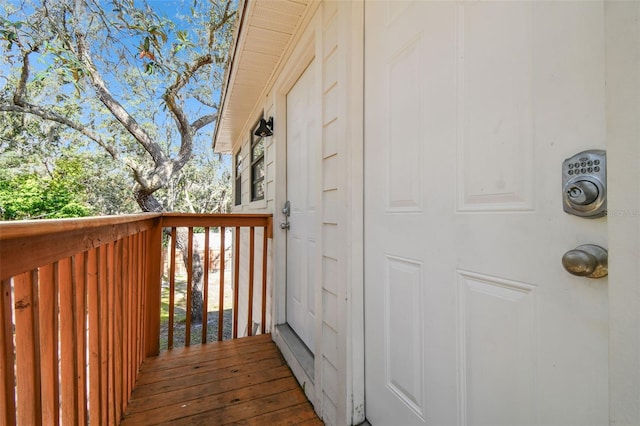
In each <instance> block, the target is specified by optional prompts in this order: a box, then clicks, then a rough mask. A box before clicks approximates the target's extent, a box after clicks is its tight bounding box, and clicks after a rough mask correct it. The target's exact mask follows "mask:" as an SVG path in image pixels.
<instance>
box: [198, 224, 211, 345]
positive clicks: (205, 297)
mask: <svg viewBox="0 0 640 426" xmlns="http://www.w3.org/2000/svg"><path fill="white" fill-rule="evenodd" d="M208 311H209V227H208V226H207V227H205V228H204V275H203V277H202V338H201V340H200V341H201V342H202V343H207V317H208Z"/></svg>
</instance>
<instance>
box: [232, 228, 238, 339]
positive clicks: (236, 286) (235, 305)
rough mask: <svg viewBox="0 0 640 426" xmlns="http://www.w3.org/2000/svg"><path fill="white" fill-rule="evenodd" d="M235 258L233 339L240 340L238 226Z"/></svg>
mask: <svg viewBox="0 0 640 426" xmlns="http://www.w3.org/2000/svg"><path fill="white" fill-rule="evenodd" d="M235 234H236V235H235V258H234V260H233V338H234V339H237V338H238V297H239V293H240V291H239V287H240V227H239V226H236V233H235Z"/></svg>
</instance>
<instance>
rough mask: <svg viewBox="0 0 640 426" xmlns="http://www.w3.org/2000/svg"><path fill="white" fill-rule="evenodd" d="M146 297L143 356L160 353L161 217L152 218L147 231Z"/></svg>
mask: <svg viewBox="0 0 640 426" xmlns="http://www.w3.org/2000/svg"><path fill="white" fill-rule="evenodd" d="M147 232H148V235H147V247H146V253H145V254H146V270H147V273H146V277H145V278H146V297H145V336H144V341H145V356H147V357H149V356H156V355H158V354H159V353H160V280H161V277H162V275H161V274H162V270H161V269H162V267H161V263H162V218H161V217H159V218H156V219H154V225H153V226H152V227H151V228H150V229H149V230H148V231H147Z"/></svg>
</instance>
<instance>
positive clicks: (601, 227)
mask: <svg viewBox="0 0 640 426" xmlns="http://www.w3.org/2000/svg"><path fill="white" fill-rule="evenodd" d="M603 52H604V34H603V6H602V4H601V3H597V2H588V3H586V2H585V3H582V2H562V3H551V2H540V3H536V2H459V3H455V2H421V1H417V2H368V3H366V4H365V70H366V72H365V182H366V187H365V247H366V249H365V322H366V326H365V345H366V348H365V349H366V355H367V358H366V366H365V370H366V406H367V418H368V419H369V420H370V421H371V423H372V424H376V425H380V424H381V425H384V424H392V425H396V424H402V425H409V424H429V425H453V424H461V425H466V424H469V425H476V424H477V425H529V424H531V425H533V424H542V425H546V424H563V425H571V424H573V425H582V424H606V423H607V421H608V391H607V389H608V375H607V362H608V361H607V357H608V353H607V339H608V336H607V331H608V323H607V317H608V308H607V279H606V278H604V279H598V280H590V279H586V278H579V277H575V276H571V275H569V274H568V273H567V272H566V271H564V269H563V268H562V264H561V261H560V260H561V258H562V255H563V254H564V253H565V252H566V251H568V250H571V249H573V248H575V247H576V246H578V245H580V244H587V243H593V244H599V245H601V246H603V247H607V235H606V225H607V220H606V218H600V219H594V220H589V219H584V218H579V217H576V216H570V215H567V214H565V213H564V212H563V209H562V197H561V196H562V192H561V186H562V185H561V183H562V179H561V165H562V161H563V160H564V159H565V158H567V157H570V156H572V155H573V154H575V153H577V152H579V151H582V150H586V149H594V148H597V149H605V148H606V146H605V145H604V141H605V116H606V115H605V102H604V87H605V86H604V81H605V80H604V59H603V58H604V55H603Z"/></svg>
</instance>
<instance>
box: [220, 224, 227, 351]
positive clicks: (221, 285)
mask: <svg viewBox="0 0 640 426" xmlns="http://www.w3.org/2000/svg"><path fill="white" fill-rule="evenodd" d="M219 230H220V253H219V255H218V256H220V263H219V264H218V271H219V274H220V283H219V284H218V285H219V288H220V297H219V298H218V341H222V338H223V330H224V268H225V267H226V266H225V263H224V257H225V247H226V246H225V241H224V233H225V232H226V229H225V227H224V226H221V227H220V228H219Z"/></svg>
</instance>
